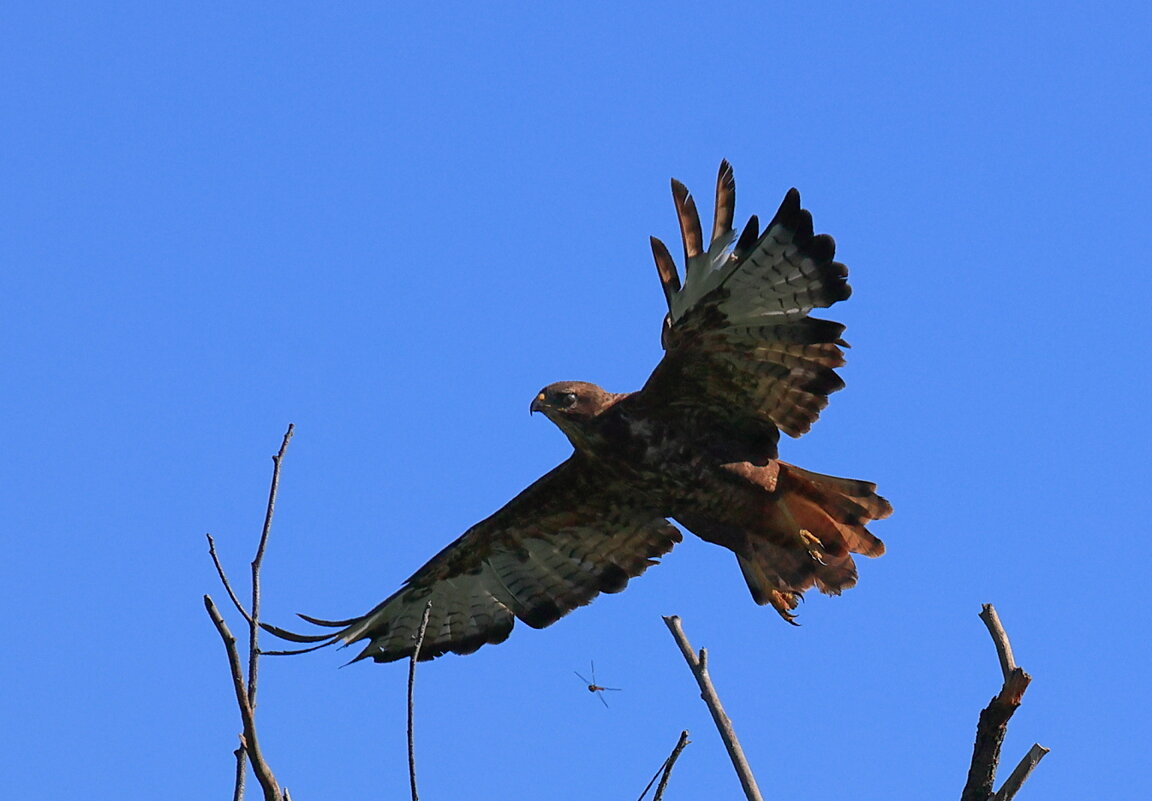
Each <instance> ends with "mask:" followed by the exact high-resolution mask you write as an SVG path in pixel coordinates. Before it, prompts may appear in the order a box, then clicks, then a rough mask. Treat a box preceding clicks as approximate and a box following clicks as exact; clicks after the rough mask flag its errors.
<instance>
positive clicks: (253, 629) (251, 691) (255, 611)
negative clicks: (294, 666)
mask: <svg viewBox="0 0 1152 801" xmlns="http://www.w3.org/2000/svg"><path fill="white" fill-rule="evenodd" d="M294 430H295V426H294V425H292V423H289V424H288V430H287V431H285V432H284V439H283V440H282V441H281V442H280V450H279V451H278V452H277V453H276V455H275V456H273V457H272V486H271V487H269V488H268V507H267V508H266V509H265V511H264V529H263V531H261V532H260V544H259V545H258V546H257V547H256V557H255V558H254V559H253V560H252V610H251V611H252V616H251V617H250V618H249V619H248V703H249V704H251V705H252V708H253V709H255V708H256V672H257V670H258V668H259V663H260V647H259V643H258V642H257V639H258V637H259V634H260V626H259V620H260V565H261V563H262V562H263V561H264V549H265V548H266V547H267V545H268V535H269V534H270V533H271V532H272V513H273V512H274V511H275V510H276V492H277V490H279V488H280V464H281V462H283V461H284V453H285V451H287V450H288V443H289V442H290V441H291V440H292V432H293V431H294Z"/></svg>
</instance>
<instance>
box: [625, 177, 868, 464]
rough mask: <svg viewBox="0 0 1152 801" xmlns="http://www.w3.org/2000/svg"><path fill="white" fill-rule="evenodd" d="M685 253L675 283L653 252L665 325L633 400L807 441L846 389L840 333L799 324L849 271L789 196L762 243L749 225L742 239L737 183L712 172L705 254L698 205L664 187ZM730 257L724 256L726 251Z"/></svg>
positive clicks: (815, 323) (817, 323)
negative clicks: (659, 351)
mask: <svg viewBox="0 0 1152 801" xmlns="http://www.w3.org/2000/svg"><path fill="white" fill-rule="evenodd" d="M672 196H673V199H674V201H675V203H676V213H677V215H678V216H679V219H680V233H681V238H682V239H683V242H684V260H685V264H686V267H685V275H684V282H683V284H681V282H680V276H679V274H678V273H677V270H676V263H675V261H674V260H673V259H672V256H671V254H669V252H668V248H667V247H665V245H664V243H663V242H661V241H660V240H659V239H656V238H655V237H653V238H652V253H653V255H654V256H655V258H656V268H657V271H658V272H659V274H660V282H661V284H662V285H663V287H664V295H665V298H666V299H667V301H668V315H667V317H666V318H665V321H664V331H663V337H662V342H663V344H664V347H665V350H666V353H665V356H664V359H663V360H662V361H661V362H660V364H659V365H658V366H657V368H656V370H655V371H654V372H653V374H652V376H651V377H650V378H649V380H648V383H647V384H646V385H645V386H644V389H643V390H642V393H643V395H645V396H648V398H649V400H650V401H652V402H657V403H660V404H671V405H674V406H681V407H684V406H689V407H692V408H693V409H695V410H701V411H705V412H706V413H707V414H708V416H709V418H710V419H711V420H714V421H715V422H716V424H718V425H720V426H727V427H728V428H730V429H732V430H739V431H741V432H742V433H744V434H759V435H760V437H761V438H762V439H763V440H764V441H766V442H767V441H769V440H770V442H771V450H772V453H771V454H770V455H771V456H774V455H775V439H776V437H777V436H778V435H777V434H776V429H777V428H779V430H781V431H784V432H785V433H786V434H789V435H790V436H793V437H798V436H800V435H801V434H803V433H804V432H806V431H807V430H808V429H809V428H810V427H811V426H812V423H813V422H815V420H816V418H817V417H819V415H820V412H821V410H822V409H823V408H824V407H825V406H827V405H828V395H829V393H832V392H835V391H836V390H838V389H841V388H842V387H843V386H844V382H843V381H842V380H841V379H840V377H839V376H838V375H836V372H835V369H834V368H836V367H839V366H840V365H842V364H843V363H844V354H843V351H841V349H840V348H841V347H842V346H843V347H847V343H845V342H844V341H843V340H842V339H841V338H840V335H841V333H843V331H844V326H843V325H840V324H839V323H834V322H830V321H827V320H817V319H814V318H812V317H809V316H808V313H809V312H810V311H812V309H814V308H817V307H827V306H831V305H832V304H833V303H835V302H836V301H839V300H844V299H846V298H847V297H848V296H849V294H851V288H850V287H849V286H848V282H847V276H848V270H847V268H846V267H845V266H844V265H843V264H840V263H839V262H836V261H833V256H834V255H835V252H836V245H835V242H833V240H832V237H830V236H828V235H826V234H820V235H814V234H813V232H812V215H811V214H809V213H808V212H807V211H806V210H804V209H802V208H801V207H800V193H799V192H797V191H796V190H795V189H790V190H789V191H788V194H787V195H785V197H784V202H783V203H781V204H780V209H779V211H777V212H776V216H775V217H773V218H772V221H771V222H770V223H768V226H767V228H766V229H765V230H764V233H763V234H760V233H759V223H758V221H757V218H756V217H755V216H753V217H752V218H751V219H749V221H748V224H747V225H746V226H745V228H744V230H743V232H742V233H741V234H740V236H739V238H736V237H735V231H734V230H733V228H732V219H733V212H734V208H735V202H736V183H735V180H734V179H733V177H732V168H731V166H729V164H728V162H727V161H723V162H721V164H720V175H719V178H718V180H717V185H716V217H715V222H714V223H713V226H712V237H711V240H710V243H709V244H708V246H707V248H706V249H705V246H704V238H703V233H702V231H701V227H700V217H699V215H698V213H697V211H696V204H695V202H694V201H693V200H692V196H691V195H690V194H689V193H688V190H687V189H685V188H684V185H683V184H681V183H680V182H678V181H673V182H672ZM734 239H735V240H736V244H735V246H732V242H733V240H734Z"/></svg>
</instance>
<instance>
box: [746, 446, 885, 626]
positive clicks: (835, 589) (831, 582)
mask: <svg viewBox="0 0 1152 801" xmlns="http://www.w3.org/2000/svg"><path fill="white" fill-rule="evenodd" d="M779 466H780V471H779V476H778V478H777V481H776V486H775V488H774V491H773V492H772V497H771V499H770V500H769V501H768V503H767V505H766V509H765V518H764V520H763V521H762V525H761V526H760V527H759V528H758V529H757V530H750V531H746V537H745V540H744V547H743V548H742V549H741V550H740V551H737V558H738V560H739V563H740V570H741V572H742V573H743V574H744V579H745V581H747V583H748V589H749V590H750V591H751V592H752V597H753V599H754V600H755V601H756V603H758V604H761V605H765V604H771V605H772V606H773V607H774V608H775V609H776V611H777V612H779V613H780V616H781V617H783V618H784V619H785V620H787V621H789V622H792V619H793V618H794V617H795V615H793V614H792V612H793V610H794V609H795V608H796V604H797V603H798V602H799V600H800V599H801V597H802V596H803V593H804V591H805V590H807V589H809V588H811V587H813V586H815V587H816V588H817V589H819V590H820V591H821V592H823V593H826V594H828V595H839V594H840V593H841V592H842V591H844V590H846V589H849V588H850V587H853V586H855V584H856V578H857V574H856V563H855V561H854V560H853V558H852V554H861V555H863V556H869V557H876V556H880V555H881V554H883V553H884V543H883V542H881V541H880V540H879V539H878V538H876V537H875V536H873V535H872V533H871V532H869V531H868V529H867V528H865V525H866V524H867V523H869V522H871V521H872V520H879V519H882V518H885V517H887V516H888V515H890V514H891V513H892V506H891V504H889V503H888V501H886V500H885V499H884V498H882V497H881V496H879V495H877V494H876V485H875V484H871V483H869V482H867V481H857V480H854V479H847V478H837V477H835V476H826V475H822V474H820V473H813V472H810V471H808V470H802V469H801V468H798V467H795V466H793V465H790V464H787V463H786V462H780V463H779Z"/></svg>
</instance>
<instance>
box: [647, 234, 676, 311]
mask: <svg viewBox="0 0 1152 801" xmlns="http://www.w3.org/2000/svg"><path fill="white" fill-rule="evenodd" d="M649 239H650V240H651V244H652V258H654V259H655V260H656V272H657V273H659V275H660V285H661V286H662V287H663V288H664V299H665V300H666V301H668V308H669V309H671V308H672V297H673V296H674V295H675V294H676V293H677V292H679V291H680V275H679V273H677V272H676V262H675V261H674V260H673V259H672V254H671V253H669V252H668V246H667V245H665V244H664V243H663V242H661V241H660V240H659V239H657V238H656V237H654V236H653V237H649Z"/></svg>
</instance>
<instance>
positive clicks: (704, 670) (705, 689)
mask: <svg viewBox="0 0 1152 801" xmlns="http://www.w3.org/2000/svg"><path fill="white" fill-rule="evenodd" d="M664 623H665V624H666V625H667V626H668V630H669V631H671V632H672V637H673V638H674V639H675V640H676V644H677V645H678V646H680V653H682V654H683V655H684V661H685V662H687V663H688V667H689V668H691V670H692V675H693V676H695V677H696V683H697V684H699V685H700V697H701V698H703V699H704V703H705V704H707V705H708V711H709V712H711V713H712V720H713V721H715V723H716V729H717V731H719V732H720V738H721V739H722V740H723V741H724V746H725V747H726V748H727V749H728V757H729V758H730V759H731V760H732V767H733V768H735V770H736V775H737V776H738V777H739V778H740V785H741V786H742V787H743V788H744V795H745V796H746V797H747V798H748V801H764V797H763V796H761V795H760V788H759V787H757V786H756V777H755V776H753V775H752V769H751V768H750V767H748V760H747V759H746V758H745V757H744V749H742V748H741V747H740V741H739V740H738V739H737V738H736V731H735V730H734V729H733V728H732V721H731V720H729V718H728V715H727V713H726V712H725V711H724V707H723V705H721V703H720V697H719V696H718V695H717V694H716V688H715V687H713V686H712V679H711V677H710V676H709V675H708V653H707V651H705V649H703V648H701V649H700V653H699V654H697V653H696V652H695V651H693V650H692V645H691V644H690V643H689V642H688V637H687V636H685V634H684V629H683V628H681V626H680V618H679V617H677V616H676V615H672V616H671V617H665V618H664Z"/></svg>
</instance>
